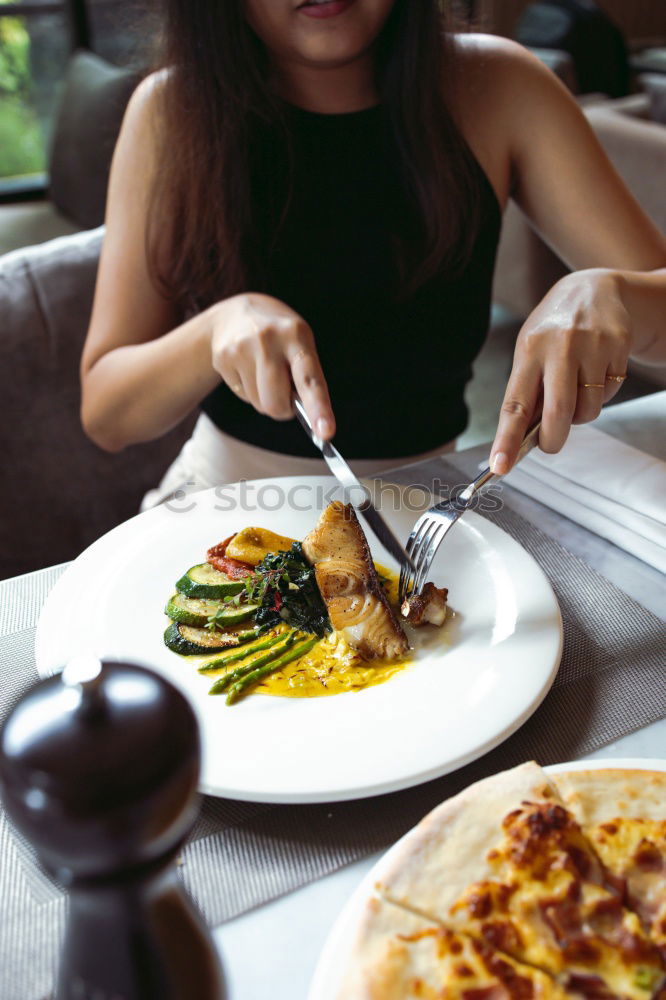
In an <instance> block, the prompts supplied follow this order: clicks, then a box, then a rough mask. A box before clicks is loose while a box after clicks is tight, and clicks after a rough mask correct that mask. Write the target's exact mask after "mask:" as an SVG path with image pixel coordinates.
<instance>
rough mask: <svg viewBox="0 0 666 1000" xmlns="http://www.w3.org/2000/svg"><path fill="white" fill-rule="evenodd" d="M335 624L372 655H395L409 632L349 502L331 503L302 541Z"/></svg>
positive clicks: (404, 647)
mask: <svg viewBox="0 0 666 1000" xmlns="http://www.w3.org/2000/svg"><path fill="white" fill-rule="evenodd" d="M303 554H304V555H305V558H306V559H307V560H308V562H309V563H311V564H312V565H313V566H314V568H315V575H316V577H317V584H318V586H319V590H320V591H321V596H322V597H323V599H324V603H325V604H326V609H327V611H328V616H329V618H330V619H331V625H332V626H333V628H334V629H335V631H336V632H342V634H343V635H344V637H345V639H346V640H347V642H348V643H349V645H350V646H353V647H354V648H355V649H358V651H359V652H360V653H362V654H363V656H365V657H367V658H368V659H374V658H375V657H382V658H386V659H395V658H396V657H398V656H404V654H405V653H406V652H407V650H408V649H409V644H408V642H407V637H406V635H405V633H404V632H403V630H402V627H401V625H400V622H399V621H398V619H397V618H396V616H395V614H394V613H393V610H392V608H391V606H390V604H389V602H388V600H387V598H386V594H385V593H384V590H383V588H382V586H381V584H380V582H379V578H378V576H377V571H376V570H375V567H374V563H373V561H372V556H371V555H370V549H369V548H368V543H367V542H366V540H365V535H364V534H363V531H362V529H361V526H360V524H359V523H358V520H357V517H356V514H355V513H354V509H353V507H352V506H351V505H350V504H343V503H341V502H340V501H339V500H334V501H333V503H330V504H329V505H328V507H327V508H326V510H325V511H324V512H323V514H322V515H321V517H320V518H319V521H318V522H317V524H316V526H315V527H314V528H313V530H312V531H311V532H310V534H309V535H308V536H307V537H306V538H305V540H304V541H303Z"/></svg>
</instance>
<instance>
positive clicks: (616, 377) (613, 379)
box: [606, 374, 627, 382]
mask: <svg viewBox="0 0 666 1000" xmlns="http://www.w3.org/2000/svg"><path fill="white" fill-rule="evenodd" d="M626 377H627V376H626V374H625V375H607V376H606V381H607V382H624V380H625V379H626Z"/></svg>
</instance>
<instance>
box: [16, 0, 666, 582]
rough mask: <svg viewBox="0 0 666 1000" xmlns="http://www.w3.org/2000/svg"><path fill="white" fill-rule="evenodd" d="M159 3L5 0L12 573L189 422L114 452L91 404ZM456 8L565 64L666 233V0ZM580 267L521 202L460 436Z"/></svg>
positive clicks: (134, 480) (639, 371)
mask: <svg viewBox="0 0 666 1000" xmlns="http://www.w3.org/2000/svg"><path fill="white" fill-rule="evenodd" d="M211 2H213V0H211ZM216 2H220V0H216ZM151 7H152V4H151V6H149V5H148V2H147V0H144V2H141V0H0V317H1V318H0V399H2V403H3V418H4V419H3V420H2V421H0V454H2V456H3V479H2V482H1V484H0V487H1V488H0V578H2V577H3V576H5V577H6V576H11V575H14V574H18V573H22V572H26V571H28V570H31V569H36V568H38V567H39V566H45V565H51V564H53V563H55V562H58V561H64V560H66V559H70V558H72V557H74V556H76V555H77V554H78V553H79V552H80V551H81V550H82V549H83V548H85V547H86V546H87V545H88V544H90V542H91V541H92V540H94V538H96V537H98V536H99V535H101V534H102V533H104V532H105V531H107V530H108V529H109V528H111V527H112V526H113V525H114V524H117V523H119V522H120V521H122V520H124V519H126V518H127V517H130V516H131V515H132V514H133V513H135V512H136V510H137V507H138V503H139V500H140V497H141V496H142V495H143V493H144V491H145V490H146V489H147V488H149V487H150V486H152V485H154V484H155V483H156V482H157V481H158V480H159V478H160V475H161V473H162V471H163V470H164V469H165V468H166V466H167V465H168V464H169V462H170V460H171V459H172V457H173V456H174V455H175V453H176V452H177V450H178V449H179V447H180V445H181V443H182V441H183V440H184V439H185V437H186V435H187V434H188V432H189V428H190V426H191V421H188V422H186V423H185V424H184V425H183V426H182V427H180V428H177V429H176V430H175V431H174V432H172V433H171V434H169V435H167V436H166V437H165V438H163V439H161V440H160V441H157V442H152V443H150V444H148V445H141V446H136V447H135V448H130V449H128V450H127V451H126V452H124V453H122V454H121V455H106V454H104V453H102V452H100V451H99V449H97V448H95V446H93V445H92V444H91V443H90V442H89V441H87V440H86V439H85V437H84V435H83V432H82V430H81V428H80V425H79V418H78V405H79V386H78V361H79V357H80V352H81V347H82V344H83V339H84V337H85V333H86V329H87V323H88V317H89V314H90V305H91V302H92V294H93V288H94V278H95V272H96V266H97V259H98V255H99V247H100V243H101V238H102V231H101V229H99V227H100V226H101V225H102V223H103V219H104V203H105V196H106V184H107V179H108V171H109V165H110V160H111V155H112V152H113V147H114V143H115V140H116V137H117V134H118V130H119V128H120V123H121V121H122V115H123V112H124V109H125V106H126V103H127V101H128V99H129V96H130V94H131V92H132V90H133V89H134V87H135V85H136V83H137V81H138V79H139V78H140V75H141V73H142V72H145V69H146V68H147V67H148V66H149V65H150V60H151V49H152V45H153V42H154V40H155V38H156V35H157V33H158V32H159V15H158V14H157V13H156V11H155V10H153V9H151ZM155 7H157V4H156V3H155ZM458 7H459V12H460V15H461V17H462V18H463V19H464V20H466V21H467V22H468V23H469V25H470V26H471V27H472V28H474V29H475V30H483V31H489V32H493V33H497V34H501V35H505V36H507V37H512V38H515V39H517V40H518V41H520V42H522V43H523V44H524V45H527V46H528V47H530V48H531V49H532V50H533V51H534V52H535V53H536V55H537V56H538V57H539V58H540V59H542V61H543V62H544V63H546V65H548V66H549V67H550V69H551V70H552V71H553V72H554V73H556V74H557V75H558V76H559V77H560V79H561V80H562V81H563V83H564V84H565V86H567V87H568V88H569V89H570V90H571V91H572V93H573V94H574V95H575V97H576V99H577V100H578V101H579V103H580V105H581V107H582V108H583V111H584V113H585V114H586V115H587V117H588V119H589V121H590V124H591V125H592V127H593V129H594V130H595V132H596V133H597V135H598V137H599V139H600V141H601V143H602V144H603V146H604V147H605V149H606V151H607V153H608V155H609V156H610V158H611V159H612V161H613V162H614V164H615V166H616V167H617V169H618V170H619V172H620V173H621V174H622V176H623V177H624V179H625V181H626V183H627V184H628V186H629V188H630V189H631V190H632V191H633V193H634V195H635V196H636V198H637V199H638V201H639V202H640V203H641V204H642V206H643V208H644V209H645V211H646V212H647V213H648V214H649V215H650V216H651V218H652V219H653V220H654V221H655V222H656V224H657V225H658V226H659V227H660V228H661V229H662V230H664V231H666V193H665V192H666V0H598V3H594V2H593V0H542V2H528V0H467V2H462V0H460V2H459V3H458ZM565 270H566V269H565V268H564V265H563V264H562V263H561V261H559V260H558V258H557V257H556V256H555V254H554V253H553V252H552V251H551V250H550V249H549V248H548V247H547V246H546V245H545V243H544V242H543V241H542V240H541V238H540V237H539V235H538V234H537V233H535V232H534V231H533V230H532V229H531V228H530V226H529V225H528V224H527V222H526V221H525V220H524V219H523V217H522V215H521V213H520V212H519V211H518V209H517V208H516V207H515V206H514V205H512V204H511V205H510V206H509V208H508V210H507V213H506V217H505V222H504V227H503V235H502V241H501V245H500V252H499V257H498V263H497V272H496V280H495V287H494V306H493V316H492V326H491V332H490V336H489V338H488V341H487V344H486V347H485V348H484V351H483V353H482V354H481V356H480V357H479V359H478V361H477V363H476V365H475V376H474V380H473V382H472V383H471V385H470V388H469V391H468V403H469V406H470V411H471V415H472V417H471V422H470V426H469V428H468V430H467V431H466V432H465V434H464V435H462V437H461V438H460V439H459V442H458V447H460V448H464V447H468V446H471V445H473V444H477V443H480V442H483V441H489V440H490V439H491V438H492V436H493V433H494V429H495V425H496V420H497V414H498V410H499V406H500V402H501V399H502V394H503V390H504V386H505V384H506V378H507V376H508V373H509V370H510V365H511V358H512V352H513V344H514V341H515V337H516V335H517V332H518V330H519V329H520V325H521V323H522V322H523V320H524V319H525V317H526V316H527V315H528V314H529V312H530V311H531V310H532V309H533V308H534V306H535V305H536V304H537V302H538V301H539V300H540V299H541V298H542V297H543V295H544V294H545V293H546V292H547V290H548V289H549V288H550V287H551V286H552V284H553V283H554V282H555V281H556V280H557V279H558V278H559V277H560V276H561V275H562V274H563V273H565ZM665 386H666V372H664V370H663V369H649V370H648V369H644V368H640V367H637V366H633V367H632V369H631V378H630V379H628V380H627V382H626V383H625V384H624V386H623V388H622V391H621V394H619V395H618V397H616V399H626V398H630V397H632V396H636V395H641V394H645V393H649V392H654V391H657V390H658V389H661V388H664V387H665ZM46 484H48V488H46Z"/></svg>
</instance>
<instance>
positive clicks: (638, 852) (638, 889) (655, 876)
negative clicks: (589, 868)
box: [585, 817, 666, 955]
mask: <svg viewBox="0 0 666 1000" xmlns="http://www.w3.org/2000/svg"><path fill="white" fill-rule="evenodd" d="M585 833H586V834H587V836H588V838H589V839H590V841H591V842H592V844H593V845H594V848H595V850H596V852H597V854H598V855H599V857H600V858H601V860H602V861H603V863H604V865H605V866H606V868H607V869H608V871H609V872H611V874H612V875H614V876H615V877H616V878H617V879H618V880H619V882H620V885H621V887H622V888H624V889H625V893H626V900H627V903H628V905H629V906H630V907H631V909H632V910H635V912H636V913H637V914H638V915H639V917H640V918H641V920H642V921H643V924H644V926H645V927H646V929H647V930H648V932H649V934H650V937H651V938H652V940H653V941H655V942H656V944H657V945H659V946H660V948H662V950H663V953H664V954H665V955H666V820H655V819H628V818H624V817H622V818H618V819H613V820H611V821H609V822H605V823H598V824H597V825H596V826H591V827H586V828H585Z"/></svg>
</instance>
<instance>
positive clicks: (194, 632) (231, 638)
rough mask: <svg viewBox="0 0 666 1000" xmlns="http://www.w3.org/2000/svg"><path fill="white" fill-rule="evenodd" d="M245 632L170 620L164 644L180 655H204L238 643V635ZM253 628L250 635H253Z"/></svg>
mask: <svg viewBox="0 0 666 1000" xmlns="http://www.w3.org/2000/svg"><path fill="white" fill-rule="evenodd" d="M245 634H246V633H244V632H240V633H234V632H216V631H213V630H212V629H209V628H195V627H194V626H193V625H182V624H179V623H178V622H171V624H170V625H169V626H168V628H167V630H166V631H165V633H164V644H165V646H168V648H169V649H170V650H171V651H172V652H174V653H180V654H181V656H197V655H199V656H205V655H206V653H219V652H220V650H222V649H228V647H229V646H238V645H239V644H240V639H239V636H240V635H245ZM254 634H255V633H254V630H253V631H252V632H251V635H252V636H254Z"/></svg>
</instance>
